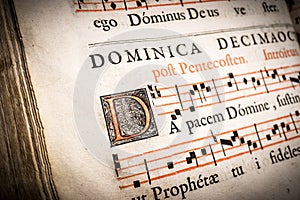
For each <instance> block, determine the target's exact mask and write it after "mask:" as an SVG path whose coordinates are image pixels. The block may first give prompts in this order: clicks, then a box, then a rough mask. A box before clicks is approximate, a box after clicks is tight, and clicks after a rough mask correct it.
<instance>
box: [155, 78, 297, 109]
mask: <svg viewBox="0 0 300 200" xmlns="http://www.w3.org/2000/svg"><path fill="white" fill-rule="evenodd" d="M291 73H294V72H291ZM285 82H290V81H289V80H285V81H281V82H274V83H269V84H268V86H270V85H276V84H281V83H285ZM259 87H265V86H264V84H263V85H259V86H256V88H259ZM296 87H298V86H296ZM213 88H214V87H213ZM250 89H251V90H253V89H254V87H253V86H251V87H247V88H242V89H239V90H232V91H228V92H224V93H220V94H219V95H220V96H222V95H226V94H230V93H235V92H240V91H244V90H250ZM180 94H181V95H187V94H189V92H183V93H180ZM169 96H177V95H176V94H172V95H166V96H164V97H169ZM216 96H218V95H217V94H215V95H210V96H205V97H206V99H209V98H212V97H216ZM193 100H194V101H200V100H201V98H200V97H199V98H198V97H197V98H194V99H193ZM202 100H203V99H202ZM182 102H183V103H186V102H191V100H190V99H188V100H184V101H182ZM225 102H226V101H225ZM216 103H220V102H216ZM176 104H179V102H178V101H176V102H171V103H164V104H159V105H155V107H156V108H159V107H164V106H170V105H176ZM205 106H208V105H207V104H205V105H202V107H205ZM172 112H173V111H172Z"/></svg>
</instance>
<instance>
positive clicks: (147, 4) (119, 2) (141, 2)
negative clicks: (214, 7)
mask: <svg viewBox="0 0 300 200" xmlns="http://www.w3.org/2000/svg"><path fill="white" fill-rule="evenodd" d="M215 1H216V0H196V1H195V0H175V1H160V0H101V1H93V0H90V1H89V0H77V1H74V5H75V6H77V9H76V12H106V11H114V10H135V9H146V10H148V9H149V8H151V7H164V6H184V5H188V4H198V3H202V2H215ZM217 1H229V0H217Z"/></svg>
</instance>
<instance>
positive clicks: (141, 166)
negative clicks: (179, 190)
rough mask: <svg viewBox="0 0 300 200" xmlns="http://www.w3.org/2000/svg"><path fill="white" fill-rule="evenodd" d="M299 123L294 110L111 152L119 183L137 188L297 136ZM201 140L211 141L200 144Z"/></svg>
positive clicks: (121, 187)
mask: <svg viewBox="0 0 300 200" xmlns="http://www.w3.org/2000/svg"><path fill="white" fill-rule="evenodd" d="M299 127H300V113H299V111H298V110H296V111H294V112H292V113H286V114H284V115H282V116H279V117H276V118H272V119H268V120H265V121H261V122H257V123H254V124H248V125H246V126H242V127H239V128H237V129H234V130H228V131H224V132H220V133H216V134H214V133H213V132H212V131H211V135H210V134H208V135H206V136H203V135H202V134H198V135H199V137H197V138H196V139H192V140H189V141H185V142H181V143H176V144H172V145H171V146H166V147H162V148H159V149H154V150H151V151H147V152H142V153H140V154H136V155H133V156H129V157H123V158H118V155H117V154H113V161H114V164H115V169H116V176H117V179H118V180H119V181H120V186H119V187H120V189H126V188H130V187H131V188H132V187H133V188H138V187H140V186H141V185H142V184H151V183H152V182H153V181H157V180H160V179H165V178H167V177H170V176H174V175H176V174H180V173H183V172H187V171H191V170H195V169H197V168H203V167H206V166H210V165H212V166H218V163H220V162H223V161H226V160H230V159H232V158H236V157H240V156H243V155H246V154H253V153H254V152H255V151H258V150H261V151H263V150H264V149H266V148H268V147H271V146H274V145H276V144H279V143H284V142H287V141H291V140H295V139H298V138H299V137H300V135H299V131H300V130H299ZM209 139H212V140H209ZM203 140H209V141H210V142H209V143H208V144H206V145H203ZM178 147H182V148H179V149H182V150H178ZM170 150H171V151H170ZM128 174H129V175H128Z"/></svg>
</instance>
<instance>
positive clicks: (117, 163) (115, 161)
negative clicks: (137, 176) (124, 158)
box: [112, 154, 121, 177]
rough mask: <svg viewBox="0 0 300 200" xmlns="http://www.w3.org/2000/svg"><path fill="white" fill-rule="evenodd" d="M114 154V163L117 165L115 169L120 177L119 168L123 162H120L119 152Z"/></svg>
mask: <svg viewBox="0 0 300 200" xmlns="http://www.w3.org/2000/svg"><path fill="white" fill-rule="evenodd" d="M112 156H113V161H114V165H115V171H116V174H117V177H119V172H118V169H121V164H120V161H119V158H118V154H113V155H112Z"/></svg>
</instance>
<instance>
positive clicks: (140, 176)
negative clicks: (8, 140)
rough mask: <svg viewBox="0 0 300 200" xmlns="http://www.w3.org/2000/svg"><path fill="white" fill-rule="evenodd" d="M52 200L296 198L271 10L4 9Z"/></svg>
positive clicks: (294, 122) (287, 37) (295, 164)
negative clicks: (14, 23) (30, 93)
mask: <svg viewBox="0 0 300 200" xmlns="http://www.w3.org/2000/svg"><path fill="white" fill-rule="evenodd" d="M15 6H16V10H17V15H18V19H19V24H20V29H21V34H22V36H23V40H24V43H25V50H26V57H27V62H28V66H29V72H30V75H31V80H32V83H33V87H34V91H35V95H36V98H37V103H38V109H39V112H40V115H41V118H42V123H43V127H44V131H45V140H46V145H47V151H48V154H49V158H50V163H51V168H52V173H53V178H54V181H55V185H56V188H57V191H58V195H59V197H60V198H61V199H139V200H141V199H202V198H205V199H299V186H300V182H299V178H300V174H299V166H300V162H299V155H300V146H299V135H300V133H299V132H300V116H299V103H300V90H299V86H300V84H299V83H300V74H299V71H300V58H299V45H298V43H297V39H296V36H295V32H294V29H293V26H292V21H291V19H290V16H289V13H288V9H287V7H286V5H285V1H279V0H277V1H276V0H266V1H260V0H257V1H238V0H237V1H203V2H201V1H191V0H187V1H151V0H149V1H145V0H144V1H129V0H128V1H114V2H113V1H97V2H93V1H88V0H86V1H58V0H54V1H46V0H40V1H33V0H26V1H20V0H16V1H15Z"/></svg>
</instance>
